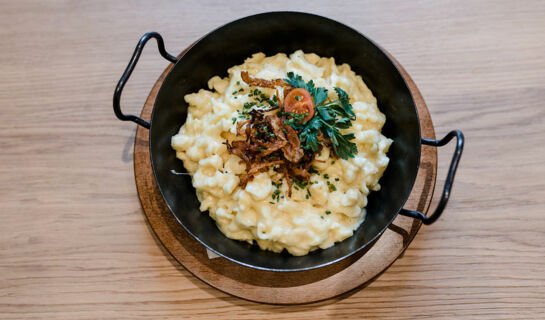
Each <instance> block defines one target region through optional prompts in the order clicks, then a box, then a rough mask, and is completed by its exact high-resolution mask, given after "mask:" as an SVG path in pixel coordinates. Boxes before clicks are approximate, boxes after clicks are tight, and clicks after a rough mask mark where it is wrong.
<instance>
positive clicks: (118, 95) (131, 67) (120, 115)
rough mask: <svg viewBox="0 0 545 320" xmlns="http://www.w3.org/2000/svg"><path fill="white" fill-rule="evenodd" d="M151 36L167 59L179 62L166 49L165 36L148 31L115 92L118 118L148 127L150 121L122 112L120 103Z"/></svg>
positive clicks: (115, 108)
mask: <svg viewBox="0 0 545 320" xmlns="http://www.w3.org/2000/svg"><path fill="white" fill-rule="evenodd" d="M151 38H155V40H157V47H158V48H159V53H160V54H161V56H163V58H165V59H167V60H168V61H170V62H172V63H176V62H178V59H177V58H176V57H174V56H172V55H170V54H168V52H167V51H166V50H165V43H164V42H163V37H161V35H160V34H158V33H157V32H153V31H152V32H148V33H146V34H145V35H143V36H142V38H140V41H138V44H137V45H136V48H135V49H134V53H133V54H132V57H131V60H130V61H129V64H128V65H127V68H125V72H123V75H122V76H121V79H119V82H118V83H117V87H116V88H115V92H114V112H115V115H116V116H117V118H118V119H119V120H122V121H132V122H135V123H137V124H139V125H141V126H142V127H144V128H146V129H149V128H150V123H149V122H147V121H146V120H144V119H142V118H140V117H137V116H135V115H132V114H123V112H121V106H120V105H119V101H120V100H121V93H122V92H123V87H125V83H126V82H127V81H128V80H129V78H130V76H131V73H132V71H133V70H134V68H135V67H136V63H137V62H138V59H140V54H141V53H142V50H143V49H144V46H145V45H146V43H147V42H148V40H149V39H151Z"/></svg>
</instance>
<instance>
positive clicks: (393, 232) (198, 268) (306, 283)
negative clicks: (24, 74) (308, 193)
mask: <svg viewBox="0 0 545 320" xmlns="http://www.w3.org/2000/svg"><path fill="white" fill-rule="evenodd" d="M184 52H185V51H184ZM182 55H183V53H182V54H180V55H178V57H181V56H182ZM394 61H395V60H394ZM395 63H396V64H397V67H398V69H400V71H401V73H402V75H403V77H404V78H405V81H406V82H407V84H408V85H409V88H410V89H411V92H412V96H413V98H414V101H415V104H416V107H417V109H418V116H419V119H420V132H421V134H422V135H423V136H426V137H428V138H430V139H435V132H434V128H433V123H432V121H431V117H430V114H429V111H428V109H427V107H426V103H425V101H424V100H423V98H422V95H421V94H420V92H419V90H418V88H417V87H416V85H415V83H414V81H413V80H412V79H411V77H410V76H409V75H408V74H407V73H406V71H405V70H403V67H402V66H401V65H400V64H399V62H395ZM173 66H174V64H170V65H169V66H168V67H167V68H166V69H165V71H164V72H163V73H162V74H161V76H160V77H159V79H158V80H157V82H156V83H155V84H154V85H153V88H152V89H151V92H150V94H149V96H148V98H147V99H146V103H145V104H144V107H143V109H142V112H141V113H140V117H141V118H142V119H144V120H146V121H150V119H151V114H152V110H153V107H154V104H155V100H156V97H157V94H158V93H159V90H160V88H161V86H162V85H163V82H164V80H165V77H166V75H167V74H168V72H169V71H170V70H171V69H172V67H173ZM149 135H150V134H149V130H148V129H146V128H144V127H141V126H139V127H138V128H137V129H136V136H135V139H134V177H135V182H136V188H137V190H138V197H139V198H140V203H141V204H142V209H143V210H144V214H145V215H146V218H147V220H148V222H149V225H150V228H151V229H153V233H154V234H155V235H156V236H157V238H158V239H159V241H160V242H161V244H162V245H163V246H164V247H165V249H166V250H167V251H168V252H169V253H170V254H171V255H172V256H173V257H174V259H176V261H177V262H178V263H180V264H181V265H183V266H184V268H185V269H186V270H187V271H189V272H190V273H191V274H192V275H194V276H195V277H197V278H199V279H201V280H202V281H204V282H206V283H208V284H209V285H211V286H212V287H214V288H216V289H219V290H221V291H223V292H225V293H229V294H231V295H233V296H236V297H239V298H243V299H246V300H250V301H255V302H263V303H270V304H290V305H293V304H303V303H310V302H317V301H321V300H325V299H329V298H334V297H337V296H339V295H341V294H345V293H347V292H348V291H350V290H355V289H356V288H360V289H361V288H362V287H363V286H365V285H368V284H369V283H371V282H372V281H373V280H375V279H377V277H378V276H379V275H380V274H382V273H383V272H385V271H386V270H387V268H388V267H390V266H391V265H392V263H394V261H395V260H396V259H397V258H398V257H399V256H401V255H402V254H403V252H404V251H405V249H406V248H407V246H408V245H409V244H410V243H411V242H412V241H413V240H414V237H415V236H416V234H417V233H418V231H419V229H420V227H421V225H422V223H421V222H420V221H419V220H417V219H412V218H408V217H404V216H401V215H398V216H397V218H396V219H395V220H394V221H393V223H392V224H391V225H390V226H389V227H388V228H387V229H386V231H385V232H384V233H383V234H382V235H381V236H380V237H379V238H378V240H376V241H373V243H371V244H370V245H368V246H367V247H366V248H365V249H363V250H361V251H359V252H358V253H356V254H354V255H352V256H350V257H348V258H346V259H343V260H341V261H339V262H337V263H333V264H331V265H329V266H327V267H322V268H317V269H312V270H308V271H304V272H270V271H263V270H257V269H253V268H248V267H244V266H242V265H240V264H237V263H234V262H232V261H229V260H227V259H224V258H221V257H217V258H214V259H210V256H209V253H210V251H207V250H206V248H205V247H204V246H203V245H202V244H201V243H199V242H198V241H197V240H196V239H194V238H193V237H192V236H191V235H190V234H189V233H188V232H186V231H185V229H184V228H183V227H182V225H180V224H179V223H178V222H177V221H176V219H175V218H174V216H173V215H172V213H171V212H170V210H169V209H168V207H167V206H166V204H165V201H164V200H163V197H162V196H161V192H160V191H159V188H158V187H157V183H156V182H155V177H154V175H153V170H152V167H151V159H150V144H149V143H150V142H149ZM436 176H437V148H435V147H430V146H423V148H422V152H421V156H420V168H419V170H418V175H417V177H416V180H415V182H414V186H413V188H412V191H411V194H410V196H409V198H408V199H407V202H406V203H405V205H404V206H403V207H404V208H405V209H408V210H416V211H420V212H424V213H425V212H427V210H428V208H429V206H430V203H431V200H432V198H433V191H434V186H435V181H436Z"/></svg>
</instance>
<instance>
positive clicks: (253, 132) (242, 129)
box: [225, 109, 315, 196]
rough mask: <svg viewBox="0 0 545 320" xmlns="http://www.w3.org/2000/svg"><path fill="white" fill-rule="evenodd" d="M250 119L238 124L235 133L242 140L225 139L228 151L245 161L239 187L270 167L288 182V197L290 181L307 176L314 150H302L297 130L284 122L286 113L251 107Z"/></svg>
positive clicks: (307, 178) (302, 179)
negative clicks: (271, 112)
mask: <svg viewBox="0 0 545 320" xmlns="http://www.w3.org/2000/svg"><path fill="white" fill-rule="evenodd" d="M249 115H250V119H248V120H246V121H242V122H239V123H238V124H237V136H239V137H241V138H244V140H233V141H231V142H229V141H226V142H225V145H226V146H227V151H228V152H229V153H231V154H234V155H236V156H238V157H239V158H241V159H242V161H244V163H245V165H246V171H245V173H244V174H242V175H241V176H240V186H241V187H243V188H244V187H246V184H247V183H248V182H250V181H251V180H252V179H253V178H254V176H255V175H257V174H258V173H260V172H266V171H268V170H269V169H270V168H271V167H273V169H274V170H275V171H276V172H278V173H280V174H282V175H283V178H285V179H286V181H287V183H288V196H291V185H292V184H291V181H292V180H293V179H294V178H296V179H298V180H300V181H308V180H309V179H310V172H309V170H310V168H311V163H312V161H313V160H314V154H315V153H314V152H309V151H305V150H303V149H302V148H301V143H300V141H299V137H298V134H297V131H296V130H294V129H293V128H292V127H291V126H290V125H289V124H287V123H285V120H286V118H285V116H281V117H279V116H278V115H277V114H265V112H264V111H263V110H256V109H254V110H251V111H250V112H249Z"/></svg>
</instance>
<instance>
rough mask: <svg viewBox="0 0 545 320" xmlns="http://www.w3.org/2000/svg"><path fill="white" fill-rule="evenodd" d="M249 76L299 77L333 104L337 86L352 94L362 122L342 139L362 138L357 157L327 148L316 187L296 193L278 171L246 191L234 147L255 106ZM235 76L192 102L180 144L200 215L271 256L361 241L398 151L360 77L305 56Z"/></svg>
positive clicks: (316, 170)
mask: <svg viewBox="0 0 545 320" xmlns="http://www.w3.org/2000/svg"><path fill="white" fill-rule="evenodd" d="M242 72H248V73H249V74H250V75H252V76H253V77H256V78H262V79H284V78H286V75H287V74H288V73H289V72H292V73H294V74H297V75H300V76H301V77H302V78H303V79H304V80H305V81H309V80H313V82H314V84H315V86H316V87H323V88H325V89H327V95H328V97H327V98H328V99H331V100H333V99H337V95H336V93H335V92H336V91H335V89H334V88H335V87H338V88H341V89H342V90H344V91H345V92H346V93H347V94H348V96H349V97H350V104H351V106H352V111H353V114H354V115H355V117H354V118H353V120H352V122H351V124H352V126H351V127H350V128H347V129H341V130H340V131H341V132H342V133H345V132H346V133H349V132H351V133H353V134H354V137H353V140H352V142H353V143H354V144H355V145H356V146H357V153H355V154H353V155H351V156H350V157H346V159H343V158H340V157H338V156H337V155H336V154H335V151H334V150H332V149H331V148H329V147H323V148H321V150H320V152H317V153H316V154H315V155H314V156H315V157H314V158H313V159H312V170H313V174H312V175H311V176H310V179H309V181H308V182H307V183H305V184H303V185H301V183H300V182H297V181H295V182H296V183H295V184H293V186H292V189H291V190H288V188H289V184H288V183H287V181H285V180H286V178H285V176H283V175H282V174H281V173H280V172H278V171H275V168H274V167H273V166H271V167H270V168H267V169H266V170H267V171H265V172H259V173H258V174H256V175H254V176H253V177H252V178H251V179H250V180H249V181H248V182H247V183H245V185H241V177H242V176H243V175H244V174H245V173H246V170H247V167H246V166H245V163H244V162H243V161H242V159H241V158H240V157H239V156H237V155H235V154H232V153H230V152H229V151H228V150H227V145H226V141H234V140H237V139H240V137H239V136H237V123H239V122H240V121H241V119H240V115H241V110H243V109H244V105H245V103H246V104H247V103H249V102H252V101H254V100H252V99H253V98H252V91H253V90H255V88H256V87H254V86H249V85H248V84H247V83H246V82H245V81H243V80H242V78H241V73H242ZM228 73H229V76H228V77H226V78H220V77H219V76H215V77H213V78H211V79H210V80H209V81H208V87H209V89H210V90H204V89H201V90H199V92H197V93H192V94H188V95H186V96H185V101H186V102H187V103H188V104H189V108H188V113H187V120H186V122H185V124H184V125H183V126H182V127H181V129H180V131H179V133H178V134H176V135H175V136H173V137H172V140H171V145H172V148H173V149H174V150H175V151H176V157H177V158H179V159H181V160H182V161H183V164H184V167H185V168H186V169H187V171H188V172H189V173H190V174H191V176H192V183H193V186H194V187H195V189H196V193H197V197H198V199H199V201H200V203H201V205H200V210H201V211H203V212H204V211H208V212H209V214H210V216H211V217H212V218H213V219H214V220H215V221H216V224H217V226H218V228H219V229H220V230H221V232H223V233H224V234H225V235H226V236H227V237H229V238H231V239H236V240H241V241H248V242H250V243H252V242H254V241H255V242H256V243H257V244H258V245H259V247H260V248H261V249H263V250H272V251H274V252H281V251H282V250H284V249H286V250H287V251H288V252H289V253H290V254H292V255H296V256H300V255H305V254H307V253H308V252H310V251H312V250H316V249H318V248H322V249H325V248H328V247H331V246H332V245H334V243H335V242H338V241H342V240H344V239H346V238H348V237H350V236H352V234H353V233H354V231H355V230H356V229H357V228H358V227H359V226H360V225H361V223H362V222H363V221H364V219H365V215H366V210H365V206H366V205H367V196H368V194H369V192H371V191H377V190H379V189H380V184H379V179H380V177H381V176H382V174H383V172H384V170H385V169H386V167H387V166H388V162H389V159H388V157H387V156H386V153H387V152H388V149H389V147H390V145H391V143H392V140H391V139H388V138H387V137H385V136H383V135H382V134H381V129H382V127H383V125H384V123H385V120H386V118H385V116H384V114H382V113H381V112H380V111H379V109H378V107H377V100H376V98H375V97H374V96H373V94H372V93H371V91H370V90H369V89H368V88H367V86H366V85H365V83H364V82H363V79H362V78H361V76H358V75H356V74H355V73H354V72H353V71H352V70H351V68H350V66H349V65H347V64H343V65H336V64H335V60H334V59H333V58H321V57H319V56H317V55H316V54H313V53H310V54H305V53H303V52H302V51H296V52H294V53H293V54H291V55H290V56H287V55H285V54H282V53H280V54H276V55H274V56H270V57H266V56H265V55H264V54H263V53H256V54H254V55H252V56H251V57H250V58H248V59H247V60H246V61H245V62H244V63H243V64H241V65H238V66H234V67H231V68H230V69H229V70H228ZM259 90H260V91H261V92H262V93H263V94H264V95H265V96H267V97H273V96H274V95H275V94H278V91H277V90H275V89H274V88H259ZM275 99H276V97H275ZM328 101H329V100H328ZM290 191H291V196H289V195H288V194H289V192H290Z"/></svg>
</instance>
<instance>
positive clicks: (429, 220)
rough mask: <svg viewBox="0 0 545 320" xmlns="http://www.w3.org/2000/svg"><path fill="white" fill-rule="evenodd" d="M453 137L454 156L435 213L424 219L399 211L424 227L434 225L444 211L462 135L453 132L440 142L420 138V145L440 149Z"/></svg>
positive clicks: (461, 146)
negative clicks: (454, 140)
mask: <svg viewBox="0 0 545 320" xmlns="http://www.w3.org/2000/svg"><path fill="white" fill-rule="evenodd" d="M454 137H456V150H454V155H453V156H452V160H451V161H450V168H449V170H448V175H447V180H446V181H445V186H444V187H443V194H441V200H439V204H438V205H437V208H436V209H435V211H434V212H433V213H432V214H431V216H429V217H426V215H425V214H423V213H422V212H418V211H413V210H408V209H401V211H399V214H401V215H403V216H407V217H412V218H415V219H419V220H422V223H423V224H426V225H430V224H432V223H434V222H435V220H437V219H438V218H439V216H441V213H443V210H444V209H445V207H446V205H447V202H448V199H449V197H450V190H451V189H452V184H453V183H454V175H455V174H456V168H457V167H458V162H460V157H461V156H462V151H463V149H464V134H463V133H462V131H460V130H453V131H451V132H449V133H448V134H447V135H446V136H445V137H444V138H443V139H441V140H433V139H425V138H422V144H425V145H428V146H434V147H442V146H444V145H446V144H447V143H449V142H450V140H452V138H454Z"/></svg>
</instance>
